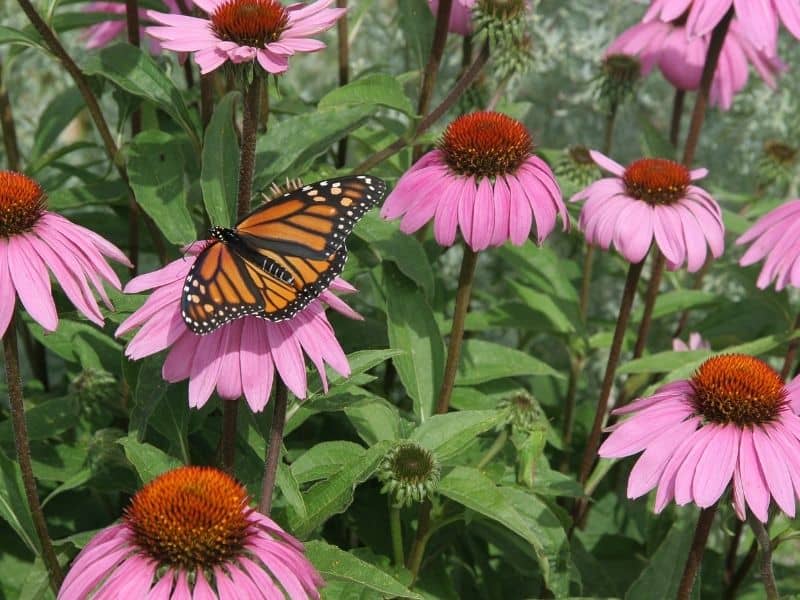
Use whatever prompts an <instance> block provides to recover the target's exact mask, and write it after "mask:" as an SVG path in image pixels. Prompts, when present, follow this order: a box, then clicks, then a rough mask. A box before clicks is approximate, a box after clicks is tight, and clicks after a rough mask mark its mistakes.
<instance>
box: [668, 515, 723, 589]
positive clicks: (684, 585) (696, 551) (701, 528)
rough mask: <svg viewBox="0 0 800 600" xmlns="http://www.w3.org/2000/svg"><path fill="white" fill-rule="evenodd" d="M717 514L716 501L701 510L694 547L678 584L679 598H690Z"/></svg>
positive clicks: (695, 532)
mask: <svg viewBox="0 0 800 600" xmlns="http://www.w3.org/2000/svg"><path fill="white" fill-rule="evenodd" d="M716 514H717V504H716V503H715V504H713V505H712V506H709V507H708V508H704V509H702V510H701V511H700V516H699V517H698V519H697V527H696V528H695V530H694V539H693V540H692V547H691V548H690V549H689V556H688V557H687V558H686V565H685V566H684V568H683V575H682V576H681V581H680V584H679V585H678V595H677V599H678V600H689V597H690V596H691V594H692V588H693V587H694V580H695V578H696V577H697V571H699V570H700V564H701V563H702V562H703V553H704V552H705V549H706V541H707V540H708V533H709V532H710V531H711V524H712V523H713V522H714V516H715V515H716Z"/></svg>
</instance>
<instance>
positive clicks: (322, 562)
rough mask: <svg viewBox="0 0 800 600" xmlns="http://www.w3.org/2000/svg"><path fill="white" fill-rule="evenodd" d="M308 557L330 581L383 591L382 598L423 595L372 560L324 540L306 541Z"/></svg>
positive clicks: (414, 599) (379, 592) (420, 598)
mask: <svg viewBox="0 0 800 600" xmlns="http://www.w3.org/2000/svg"><path fill="white" fill-rule="evenodd" d="M305 549H306V556H307V557H308V559H309V560H310V561H311V563H312V564H313V565H314V566H315V567H316V568H317V570H318V571H319V572H320V573H321V574H322V576H323V577H324V578H325V580H327V581H347V582H351V583H355V584H358V585H359V586H360V587H361V588H363V589H364V590H371V591H373V592H377V593H378V594H380V597H381V598H411V599H412V600H422V596H420V595H419V594H416V593H414V592H412V591H411V590H409V589H408V588H406V586H404V585H403V584H402V583H400V582H399V581H397V580H396V579H395V578H394V577H392V576H390V575H389V574H387V573H385V572H383V571H381V570H380V569H379V568H378V567H375V566H373V565H371V564H369V563H368V562H364V561H363V560H361V559H360V558H358V557H356V556H353V555H352V554H350V553H348V552H345V551H344V550H340V549H339V548H337V547H336V546H331V545H330V544H327V543H325V542H322V541H317V540H313V541H311V542H306V544H305Z"/></svg>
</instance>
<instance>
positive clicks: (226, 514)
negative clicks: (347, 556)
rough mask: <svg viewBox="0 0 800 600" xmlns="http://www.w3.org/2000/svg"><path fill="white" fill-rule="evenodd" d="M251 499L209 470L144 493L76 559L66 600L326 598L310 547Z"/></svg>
mask: <svg viewBox="0 0 800 600" xmlns="http://www.w3.org/2000/svg"><path fill="white" fill-rule="evenodd" d="M248 502H249V498H248V495H247V490H245V488H244V487H243V486H242V485H240V484H239V483H237V482H236V481H235V480H234V479H233V478H232V477H230V476H229V475H227V474H225V473H223V472H222V471H218V470H217V469H212V468H208V467H181V468H179V469H175V470H173V471H169V472H167V473H165V474H163V475H161V476H159V477H157V478H156V479H154V480H153V481H151V482H150V483H148V484H147V485H145V486H144V487H143V488H142V489H141V490H139V492H137V493H136V495H135V496H134V497H133V499H132V500H131V503H130V505H129V506H128V508H127V509H126V511H125V516H124V518H123V520H122V523H120V524H118V525H112V526H111V527H108V528H106V529H104V530H103V531H101V532H100V533H98V534H97V535H96V536H95V537H94V538H92V540H91V541H90V542H89V543H88V544H87V545H86V547H85V548H84V549H83V551H81V553H80V554H79V555H78V556H77V557H76V558H75V560H74V561H73V564H72V569H71V570H70V572H69V573H68V574H67V577H66V579H65V580H64V584H63V585H62V587H61V590H60V591H59V594H58V598H59V600H73V599H74V600H83V599H85V598H99V597H114V598H133V597H140V598H144V597H147V598H152V599H153V600H159V599H164V600H167V599H169V598H190V597H191V598H219V599H220V600H227V599H230V600H233V599H235V598H241V597H247V598H262V597H268V598H291V599H292V600H302V599H307V598H319V592H318V591H317V590H318V588H319V587H321V586H322V584H323V582H322V579H321V577H320V576H319V574H318V573H317V572H316V570H315V569H314V567H313V566H312V565H311V563H310V562H308V559H306V557H305V556H304V554H303V546H302V544H300V542H298V541H297V540H296V539H294V538H293V537H291V536H290V535H289V534H288V533H286V532H285V531H284V530H283V529H281V528H280V526H279V525H278V524H277V523H275V522H274V521H272V520H271V519H270V518H269V517H267V516H265V515H262V514H261V513H259V512H257V511H255V510H252V509H251V508H249V507H248Z"/></svg>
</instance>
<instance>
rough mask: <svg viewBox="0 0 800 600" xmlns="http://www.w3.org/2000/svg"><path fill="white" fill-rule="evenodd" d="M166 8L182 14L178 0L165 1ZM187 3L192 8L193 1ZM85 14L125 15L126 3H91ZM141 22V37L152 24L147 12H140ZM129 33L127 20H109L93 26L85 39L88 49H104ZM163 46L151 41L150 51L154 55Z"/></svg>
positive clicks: (187, 0) (85, 35)
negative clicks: (149, 24)
mask: <svg viewBox="0 0 800 600" xmlns="http://www.w3.org/2000/svg"><path fill="white" fill-rule="evenodd" d="M163 2H164V4H165V5H166V7H167V8H168V9H169V11H170V12H171V13H175V14H180V12H181V11H180V9H179V8H178V3H177V2H176V0H163ZM186 3H187V4H188V5H189V6H191V4H192V3H191V0H186ZM83 10H84V12H87V13H108V14H109V15H125V12H126V9H125V3H124V2H91V3H89V4H87V5H86V6H85V7H84V9H83ZM139 20H140V22H142V27H141V28H140V29H141V31H140V36H141V35H143V34H144V29H145V27H144V26H145V25H146V24H148V23H150V21H149V20H148V19H147V11H146V10H140V11H139ZM126 31H127V25H126V23H125V19H124V18H121V19H109V20H108V21H105V22H103V23H98V24H96V25H92V26H91V27H89V28H88V29H87V30H86V33H85V34H84V36H83V37H84V39H85V40H86V47H87V48H89V49H90V50H91V49H94V48H102V47H103V46H107V45H108V44H109V43H111V42H112V41H113V40H114V39H116V38H117V37H120V36H122V35H123V34H124V33H125V32H126ZM160 50H161V45H160V44H159V43H158V42H157V41H156V40H151V43H150V51H151V52H153V53H156V52H159V51H160Z"/></svg>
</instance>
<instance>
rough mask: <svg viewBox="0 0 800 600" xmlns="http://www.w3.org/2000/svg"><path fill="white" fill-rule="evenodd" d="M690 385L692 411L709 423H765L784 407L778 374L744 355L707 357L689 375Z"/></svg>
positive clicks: (758, 361) (784, 402) (765, 364)
mask: <svg viewBox="0 0 800 600" xmlns="http://www.w3.org/2000/svg"><path fill="white" fill-rule="evenodd" d="M691 384H692V387H693V388H694V397H693V402H694V406H695V410H696V411H697V413H698V414H699V415H701V416H702V417H703V418H704V419H705V420H707V421H710V422H712V423H719V424H730V423H733V424H736V425H739V426H744V425H758V424H760V423H769V422H770V421H773V420H775V419H776V418H777V416H778V413H779V412H780V410H781V409H782V408H783V406H784V405H785V404H786V390H785V388H784V386H783V380H782V379H781V377H780V375H778V374H777V373H776V372H775V371H774V370H773V369H772V368H771V367H770V366H769V365H768V364H767V363H765V362H764V361H761V360H759V359H757V358H753V357H752V356H747V355H745V354H723V355H721V356H714V357H713V358H709V359H708V360H707V361H705V362H704V363H703V364H702V365H700V368H699V369H697V372H696V373H695V374H694V375H693V376H692V379H691Z"/></svg>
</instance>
